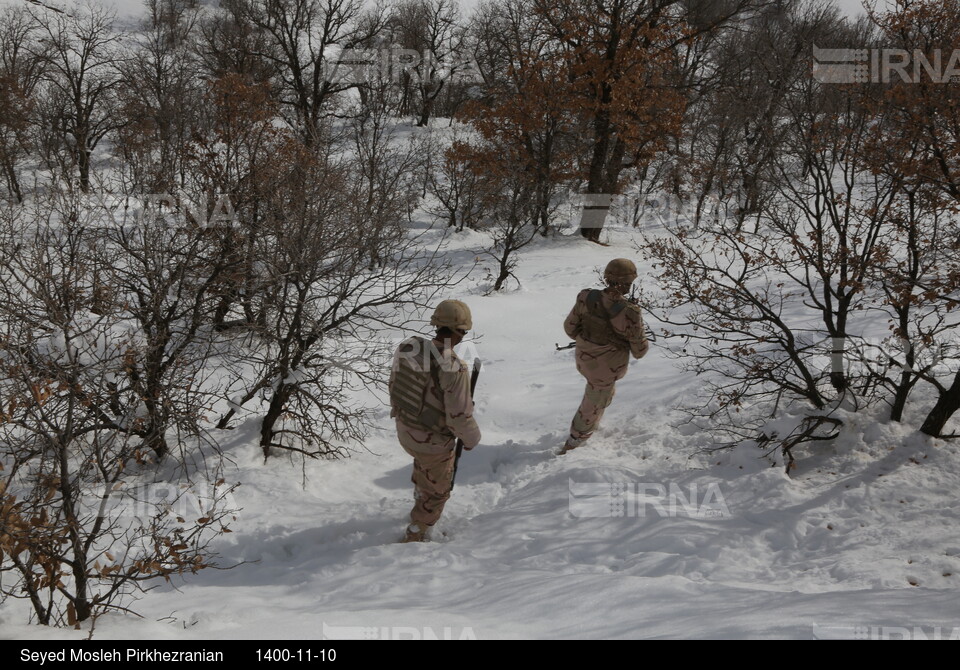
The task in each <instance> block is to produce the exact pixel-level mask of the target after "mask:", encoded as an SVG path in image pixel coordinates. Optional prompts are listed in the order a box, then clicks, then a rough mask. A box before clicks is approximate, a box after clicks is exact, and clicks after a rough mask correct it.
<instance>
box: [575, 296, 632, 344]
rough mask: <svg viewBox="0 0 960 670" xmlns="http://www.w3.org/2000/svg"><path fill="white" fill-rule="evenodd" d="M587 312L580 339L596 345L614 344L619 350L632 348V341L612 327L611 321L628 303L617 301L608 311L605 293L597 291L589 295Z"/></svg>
mask: <svg viewBox="0 0 960 670" xmlns="http://www.w3.org/2000/svg"><path fill="white" fill-rule="evenodd" d="M586 302H587V312H586V314H584V315H583V317H582V318H581V319H580V337H582V338H583V339H585V340H586V341H587V342H593V343H594V344H599V345H607V344H612V345H613V346H615V347H616V348H617V349H621V350H626V349H629V348H630V341H629V340H627V338H625V337H623V336H622V335H620V334H619V333H617V331H615V330H614V329H613V326H612V325H610V320H611V319H613V318H614V317H615V316H617V314H619V313H620V312H622V311H623V308H624V307H626V306H627V303H626V302H623V301H617V302H615V303H613V305H611V306H610V309H609V310H607V308H606V307H604V306H603V292H602V291H599V290H597V289H594V290H592V291H590V292H589V293H588V294H587V301H586Z"/></svg>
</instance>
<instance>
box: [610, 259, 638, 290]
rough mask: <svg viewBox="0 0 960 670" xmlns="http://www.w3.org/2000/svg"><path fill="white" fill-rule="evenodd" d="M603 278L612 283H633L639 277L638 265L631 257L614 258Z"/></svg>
mask: <svg viewBox="0 0 960 670" xmlns="http://www.w3.org/2000/svg"><path fill="white" fill-rule="evenodd" d="M603 278H604V279H605V280H607V281H608V282H609V283H611V284H632V283H633V280H634V279H636V278H637V266H636V265H634V264H633V261H631V260H630V259H629V258H614V259H613V260H612V261H610V262H609V263H607V267H606V269H605V270H604V271H603Z"/></svg>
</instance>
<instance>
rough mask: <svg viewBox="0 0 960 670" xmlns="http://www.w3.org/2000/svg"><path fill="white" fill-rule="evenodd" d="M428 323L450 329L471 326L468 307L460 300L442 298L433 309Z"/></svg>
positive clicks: (468, 328) (464, 328) (468, 327)
mask: <svg viewBox="0 0 960 670" xmlns="http://www.w3.org/2000/svg"><path fill="white" fill-rule="evenodd" d="M430 325H431V326H435V327H437V328H450V329H451V330H470V329H471V328H473V319H472V318H471V316H470V308H469V307H467V305H466V303H464V302H461V301H460V300H444V301H443V302H441V303H440V304H439V305H437V308H436V309H435V310H433V316H432V317H431V318H430Z"/></svg>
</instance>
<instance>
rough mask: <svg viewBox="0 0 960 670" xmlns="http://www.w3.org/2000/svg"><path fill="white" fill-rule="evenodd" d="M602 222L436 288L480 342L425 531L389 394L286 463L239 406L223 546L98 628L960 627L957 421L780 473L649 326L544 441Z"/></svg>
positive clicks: (833, 448) (565, 410) (336, 631)
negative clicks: (497, 287)
mask: <svg viewBox="0 0 960 670" xmlns="http://www.w3.org/2000/svg"><path fill="white" fill-rule="evenodd" d="M568 232H570V231H568ZM430 234H435V235H438V236H439V235H440V232H439V231H437V232H435V233H430ZM485 241H486V240H485V238H484V237H483V236H482V235H481V234H479V233H469V232H466V233H461V234H451V235H449V236H448V241H447V242H446V244H447V251H448V253H450V254H455V255H456V257H457V258H460V259H463V260H467V259H470V258H472V257H473V253H472V252H474V251H475V250H478V249H479V248H481V247H482V246H483V244H484V243H485ZM610 242H611V246H610V247H602V246H598V245H595V244H592V243H589V242H587V241H584V240H582V239H581V238H580V237H579V236H576V235H570V236H568V237H564V236H559V237H557V238H556V239H551V240H543V241H538V242H537V243H536V244H535V245H533V246H531V247H528V248H527V249H526V250H524V252H522V258H521V263H520V266H519V268H518V271H517V276H518V277H519V278H520V281H521V283H522V286H521V287H520V288H519V289H517V288H516V286H515V284H514V285H512V286H511V288H510V289H509V290H507V291H505V292H503V293H502V294H499V295H484V292H485V291H486V290H487V289H488V287H489V281H488V280H486V279H485V273H484V271H483V265H482V263H481V266H480V267H479V268H478V269H477V270H476V271H474V273H473V274H472V276H471V277H472V278H471V281H470V282H469V284H468V285H463V286H462V290H461V291H460V292H458V293H456V294H452V295H450V296H447V297H455V298H460V299H463V300H465V301H466V302H467V303H468V304H469V305H470V307H471V308H472V310H473V315H474V326H475V327H474V331H473V332H472V333H471V336H470V338H469V339H468V340H467V341H466V342H464V343H463V345H461V352H462V354H463V355H464V356H465V357H469V356H472V355H474V354H475V355H479V356H480V357H481V358H482V359H483V361H484V369H483V374H482V377H481V379H480V383H479V385H478V390H477V419H478V421H479V423H480V426H481V428H482V430H483V434H484V439H483V441H482V443H481V445H480V446H479V447H478V448H476V449H475V450H474V451H472V452H468V453H465V455H464V457H463V459H462V461H461V465H460V471H459V474H458V478H457V485H456V489H455V491H454V493H453V497H452V499H451V501H450V502H449V503H448V505H447V508H446V511H445V512H444V516H443V518H442V520H441V522H440V523H439V524H438V526H437V527H436V528H435V529H434V541H433V542H429V543H425V544H399V543H397V540H398V539H399V538H400V537H401V535H402V530H403V527H404V525H405V522H406V515H407V513H408V512H409V509H410V506H411V502H412V499H411V496H412V485H411V484H410V470H411V461H410V458H409V457H408V456H407V455H406V454H405V453H404V452H403V451H402V450H401V448H400V447H399V445H398V444H397V442H396V440H395V436H394V433H393V430H392V425H391V420H390V418H389V416H388V413H387V409H386V407H385V406H383V408H382V409H381V410H380V412H379V414H378V415H377V419H376V428H375V430H374V431H373V433H372V434H371V436H370V438H369V439H368V441H367V442H366V445H365V449H362V450H359V451H358V452H356V453H354V454H353V456H352V457H351V458H349V459H346V460H341V461H329V462H309V463H307V464H306V469H305V473H304V469H303V467H302V464H301V462H300V461H299V460H296V461H291V460H285V459H284V457H274V458H272V459H271V460H270V461H269V462H267V463H266V464H264V463H263V459H262V455H261V452H260V450H259V448H258V446H257V444H256V426H255V424H253V423H252V422H251V423H247V424H244V425H243V426H241V427H240V428H239V429H237V430H235V431H232V432H231V433H229V434H226V436H225V437H224V440H223V442H224V445H225V447H226V450H227V456H228V457H229V459H231V460H232V462H233V463H234V465H233V466H232V471H230V472H228V473H227V477H228V479H230V480H231V481H239V482H240V483H241V486H240V487H239V488H238V489H237V490H236V491H235V492H234V494H233V495H234V497H235V500H236V504H237V505H238V506H239V507H240V508H242V511H241V513H240V515H239V519H238V520H237V522H236V523H234V524H233V525H232V530H233V533H232V534H229V535H225V536H223V537H222V538H221V544H220V546H219V553H220V564H221V565H223V566H229V565H235V566H236V567H233V568H232V569H229V570H223V571H217V570H204V571H202V572H200V573H198V574H197V575H195V576H191V577H188V578H187V579H186V581H184V582H180V583H175V584H172V585H169V586H166V585H165V586H162V587H159V588H157V589H156V590H154V591H152V592H150V593H149V594H146V595H145V596H143V597H142V599H141V600H140V601H138V602H136V603H134V604H133V609H134V610H135V611H137V612H139V613H140V614H141V615H143V617H144V618H143V619H136V618H134V617H130V616H123V615H119V614H117V615H109V616H104V617H101V618H100V619H99V620H98V621H97V623H96V631H95V637H96V638H97V639H110V638H127V639H244V638H276V639H309V638H313V639H317V638H321V637H328V638H338V637H339V638H344V637H365V638H411V637H412V638H417V637H426V638H430V637H439V638H444V637H448V638H449V637H452V638H454V639H460V638H465V639H473V638H478V639H493V638H500V639H502V638H651V637H661V638H704V637H709V638H770V637H777V638H799V639H810V638H812V637H819V638H824V637H827V638H829V637H898V636H904V635H906V636H913V637H922V636H928V637H936V636H940V637H951V636H953V637H958V636H960V607H958V605H957V589H958V588H960V538H958V535H957V530H956V529H957V527H958V525H960V502H958V499H957V496H956V491H957V490H958V489H960V445H958V444H957V443H955V442H947V441H942V440H934V439H930V438H927V437H926V436H922V435H920V434H919V433H916V432H913V431H912V430H908V429H907V428H906V427H904V426H901V425H898V424H890V423H888V422H886V421H885V420H884V419H883V418H882V416H881V415H880V414H879V413H870V412H865V413H861V414H846V415H844V419H845V421H846V426H845V427H844V433H843V434H842V435H841V437H840V438H839V439H837V440H835V441H833V442H826V443H822V446H814V447H810V448H806V449H805V450H803V451H801V452H799V453H798V454H797V455H798V456H799V459H800V460H799V467H798V468H797V469H796V471H795V475H794V477H793V478H790V477H788V476H787V475H786V474H785V473H784V469H783V467H782V464H781V463H780V462H779V460H777V461H776V462H774V461H772V460H770V459H768V458H766V457H764V456H763V452H762V451H759V450H757V449H756V448H755V447H753V448H747V447H742V448H740V449H738V450H733V451H729V450H727V451H717V452H712V453H711V452H708V451H706V450H705V449H704V448H705V447H709V446H710V440H709V438H708V436H706V435H702V434H698V433H697V432H696V431H694V430H692V429H690V427H689V426H686V427H684V426H683V425H681V424H680V415H679V414H677V413H676V412H674V407H676V406H677V405H678V403H680V402H681V400H682V399H683V398H684V397H685V396H688V395H690V394H693V393H695V392H696V390H697V388H698V384H699V380H698V379H696V378H694V377H691V376H684V375H682V374H681V373H679V372H677V370H676V369H675V367H674V365H673V363H672V362H671V361H670V360H668V359H667V358H666V357H665V356H664V355H663V349H662V347H663V346H664V343H663V341H662V340H661V341H660V342H658V344H656V345H654V347H653V350H652V351H651V353H650V354H649V355H648V356H647V357H645V358H644V359H642V360H640V361H635V362H633V363H632V364H631V369H630V371H629V373H628V375H627V377H626V378H625V379H624V380H623V381H622V382H620V383H619V384H618V389H617V396H616V398H615V400H614V403H613V405H612V406H611V407H610V409H609V410H608V411H607V414H606V416H605V417H604V419H603V424H602V427H601V430H600V431H599V432H598V433H597V435H596V436H595V437H594V438H593V439H592V440H591V441H590V442H589V443H588V444H587V445H586V446H584V447H583V448H581V449H578V450H576V451H574V452H572V453H570V454H568V455H565V456H562V457H560V456H557V455H555V451H556V449H557V447H558V446H559V445H560V444H561V443H562V441H563V438H564V436H565V433H566V429H567V427H568V425H569V421H570V419H571V417H572V415H573V412H574V411H575V409H576V407H577V404H578V403H579V400H580V396H581V393H582V390H583V380H582V378H581V377H580V376H579V375H578V374H577V372H576V370H575V368H574V362H573V354H572V352H571V351H561V352H557V351H555V347H554V344H555V343H557V342H560V343H563V342H564V341H565V338H564V334H563V331H562V327H561V324H562V321H563V319H564V317H565V316H566V313H567V311H568V310H569V309H570V307H571V305H572V302H573V299H574V297H575V295H576V293H577V291H578V290H579V289H580V288H583V287H586V286H591V285H593V284H594V283H595V281H596V269H597V268H598V267H602V266H603V265H604V264H605V263H606V262H607V261H608V260H610V259H611V258H614V257H618V256H629V257H632V258H634V259H635V260H636V261H637V263H638V265H639V266H640V267H641V279H640V281H649V279H645V275H647V274H649V271H650V267H649V263H647V262H646V261H645V259H643V258H640V257H638V254H637V252H636V251H635V249H634V245H633V234H632V233H629V232H612V233H610ZM382 399H383V398H382V396H381V398H380V402H382ZM367 400H368V402H371V403H375V402H378V401H377V399H376V397H375V395H373V394H371V395H370V396H369V397H368V398H367ZM922 410H923V408H922V407H921V408H918V410H917V411H922ZM909 425H916V422H915V421H913V422H910V423H909ZM304 474H305V476H306V480H305V483H304V482H303V479H304ZM25 619H26V608H25V604H24V603H22V602H13V601H8V602H7V603H6V604H4V605H3V606H2V607H0V630H2V633H0V637H4V638H14V639H30V638H39V639H52V638H58V637H59V638H81V637H85V636H86V635H87V634H88V631H72V630H56V629H48V628H45V627H39V626H28V625H25V624H24V623H23V621H25Z"/></svg>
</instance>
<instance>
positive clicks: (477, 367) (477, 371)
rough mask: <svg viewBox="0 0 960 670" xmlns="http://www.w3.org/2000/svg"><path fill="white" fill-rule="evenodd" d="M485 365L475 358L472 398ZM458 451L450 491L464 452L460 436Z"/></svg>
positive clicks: (471, 376)
mask: <svg viewBox="0 0 960 670" xmlns="http://www.w3.org/2000/svg"><path fill="white" fill-rule="evenodd" d="M482 367H483V363H481V362H480V359H479V358H474V359H473V373H472V374H471V375H470V399H471V400H472V399H473V392H474V391H475V390H476V388H477V379H478V378H479V377H480V368H482ZM456 451H457V453H456V455H455V456H454V457H453V476H452V477H451V478H450V492H451V493H452V492H453V483H454V482H455V481H456V480H457V466H459V465H460V454H462V453H463V440H461V439H460V438H459V437H458V438H457V449H456Z"/></svg>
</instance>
